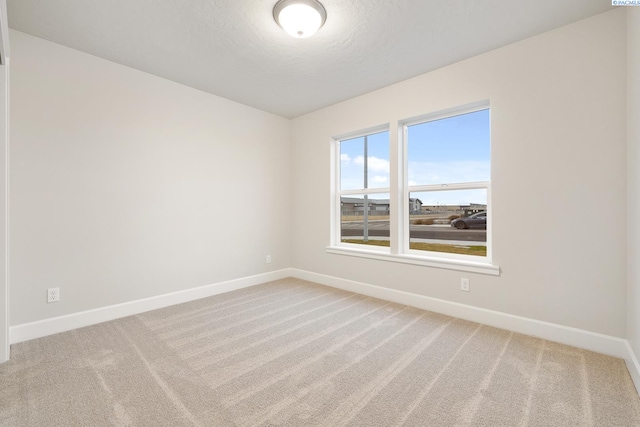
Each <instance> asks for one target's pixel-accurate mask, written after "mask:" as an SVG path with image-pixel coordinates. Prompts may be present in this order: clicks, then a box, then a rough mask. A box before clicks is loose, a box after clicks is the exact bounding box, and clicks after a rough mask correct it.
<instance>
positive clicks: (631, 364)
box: [624, 341, 640, 394]
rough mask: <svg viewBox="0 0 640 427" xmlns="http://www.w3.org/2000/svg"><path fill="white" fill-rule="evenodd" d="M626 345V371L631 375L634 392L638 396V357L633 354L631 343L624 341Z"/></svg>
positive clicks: (639, 384) (639, 378)
mask: <svg viewBox="0 0 640 427" xmlns="http://www.w3.org/2000/svg"><path fill="white" fill-rule="evenodd" d="M626 344H627V355H626V357H625V358H624V360H625V362H627V369H628V370H629V373H630V374H631V379H632V380H633V383H634V384H635V385H636V390H638V394H640V362H639V361H638V357H637V355H636V354H635V353H634V351H633V348H631V343H629V341H626Z"/></svg>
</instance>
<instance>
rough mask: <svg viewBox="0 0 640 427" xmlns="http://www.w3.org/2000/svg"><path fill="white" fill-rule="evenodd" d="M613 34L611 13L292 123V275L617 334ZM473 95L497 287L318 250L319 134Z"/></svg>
mask: <svg viewBox="0 0 640 427" xmlns="http://www.w3.org/2000/svg"><path fill="white" fill-rule="evenodd" d="M621 9H622V8H621ZM625 38H626V33H625V14H624V11H623V10H615V11H612V12H609V13H606V14H602V15H598V16H595V17H593V18H590V19H587V20H584V21H581V22H578V23H575V24H572V25H569V26H566V27H563V28H560V29H558V30H555V31H552V32H549V33H545V34H542V35H540V36H537V37H534V38H531V39H528V40H525V41H522V42H519V43H516V44H514V45H511V46H507V47H505V48H502V49H499V50H496V51H493V52H490V53H487V54H484V55H480V56H478V57H474V58H471V59H469V60H466V61H463V62H460V63H457V64H454V65H451V66H448V67H445V68H443V69H440V70H437V71H434V72H431V73H428V74H425V75H422V76H419V77H417V78H414V79H411V80H408V81H405V82H401V83H398V84H395V85H392V86H389V87H387V88H384V89H381V90H378V91H375V92H372V93H369V94H367V95H363V96H361V97H358V98H354V99H351V100H349V101H346V102H343V103H340V104H337V105H334V106H332V107H328V108H326V109H323V110H320V111H317V112H314V113H311V114H308V115H306V116H303V117H300V118H297V119H294V120H293V134H292V135H293V183H294V186H293V209H294V212H293V236H294V242H293V251H292V257H293V258H292V260H293V266H294V267H296V268H299V269H303V270H309V271H312V272H316V273H321V274H327V275H330V276H336V277H340V278H344V279H350V280H356V281H360V282H365V283H369V284H373V285H379V286H385V287H389V288H393V289H398V290H402V291H408V292H412V293H417V294H422V295H427V296H431V297H436V298H442V299H445V300H449V301H455V302H460V303H464V304H470V305H473V306H477V307H483V308H488V309H492V310H497V311H501V312H506V313H511V314H515V315H520V316H525V317H529V318H534V319H539V320H543V321H547V322H553V323H558V324H562V325H566V326H571V327H576V328H581V329H585V330H589V331H594V332H599V333H603V334H607V335H612V336H617V337H624V336H625V328H626V325H625V298H626V94H625V88H626V77H625V76H626V73H625V69H626V43H625V41H624V40H625ZM416 54H419V52H416ZM483 99H490V100H491V108H492V111H491V120H492V197H493V206H492V214H493V227H494V231H493V242H494V246H493V255H494V256H493V258H494V262H495V264H497V265H499V266H500V267H501V269H502V274H501V276H500V277H493V276H487V275H480V274H468V273H461V272H456V271H452V270H442V269H434V268H427V267H419V266H413V265H405V264H396V263H389V262H380V261H374V260H368V259H363V258H354V257H347V256H341V255H334V254H327V253H326V252H325V247H326V246H327V245H328V244H329V199H330V197H329V193H330V188H329V187H330V185H329V181H330V175H329V167H330V155H329V146H330V139H331V137H332V136H334V135H339V134H343V133H345V132H350V131H357V130H359V129H364V128H368V127H372V126H376V125H381V124H385V123H397V122H398V120H401V119H404V118H409V117H414V116H417V115H422V114H425V113H430V112H434V111H439V110H443V109H447V108H451V107H455V106H458V105H464V104H468V103H471V102H475V101H479V100H483ZM461 276H466V277H470V278H471V289H472V290H471V292H470V293H464V292H460V291H459V283H460V277H461Z"/></svg>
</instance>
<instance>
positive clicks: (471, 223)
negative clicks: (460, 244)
mask: <svg viewBox="0 0 640 427" xmlns="http://www.w3.org/2000/svg"><path fill="white" fill-rule="evenodd" d="M451 226H452V227H455V228H457V229H458V230H463V229H465V228H487V212H486V211H483V212H478V213H474V214H473V215H470V216H468V217H466V218H458V219H454V220H453V221H451Z"/></svg>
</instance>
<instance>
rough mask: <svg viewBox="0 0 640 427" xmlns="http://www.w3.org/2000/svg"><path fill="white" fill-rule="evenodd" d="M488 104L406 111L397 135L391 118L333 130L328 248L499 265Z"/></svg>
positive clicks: (466, 266)
mask: <svg viewBox="0 0 640 427" xmlns="http://www.w3.org/2000/svg"><path fill="white" fill-rule="evenodd" d="M489 112H490V111H489V104H488V102H483V103H478V104H474V105H470V106H466V107H463V108H456V109H453V110H448V111H443V112H439V113H435V114H430V115H425V116H422V117H418V118H413V119H408V120H405V121H401V122H399V123H398V128H397V129H398V131H399V132H398V138H397V139H394V138H390V130H393V131H395V129H390V127H389V126H385V127H384V128H377V129H374V130H370V131H365V132H361V133H359V134H352V135H347V136H345V137H341V138H335V139H334V145H333V148H334V154H335V155H334V161H333V166H334V167H335V179H334V181H333V182H334V183H333V184H332V186H333V189H334V190H333V193H332V194H333V196H332V212H333V217H332V238H331V246H330V247H329V248H328V251H329V252H331V253H339V254H346V255H356V256H365V257H372V258H379V259H384V260H389V261H399V262H408V263H412V264H420V265H430V266H438V267H445V268H454V269H461V270H467V271H476V272H482V273H488V274H499V268H498V267H496V266H493V265H492V264H491V203H490V200H491V147H490V145H491V144H490V114H489ZM394 133H395V132H394ZM390 152H396V153H398V155H397V156H393V157H390V155H389V153H390ZM390 159H393V164H391V162H390Z"/></svg>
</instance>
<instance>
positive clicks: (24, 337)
mask: <svg viewBox="0 0 640 427" xmlns="http://www.w3.org/2000/svg"><path fill="white" fill-rule="evenodd" d="M286 277H291V271H290V269H288V268H285V269H282V270H277V271H272V272H269V273H263V274H257V275H255V276H248V277H242V278H240V279H235V280H229V281H226V282H220V283H214V284H212V285H206V286H200V287H197V288H193V289H186V290H183V291H178V292H172V293H169V294H164V295H158V296H154V297H150V298H144V299H141V300H137V301H131V302H125V303H122V304H115V305H110V306H107V307H100V308H96V309H93V310H87V311H81V312H78V313H73V314H68V315H65V316H59V317H53V318H50V319H44V320H39V321H36V322H31V323H24V324H22V325H16V326H11V327H10V328H9V340H10V342H11V344H15V343H19V342H23V341H28V340H32V339H35V338H40V337H44V336H47V335H53V334H57V333H60V332H65V331H70V330H72V329H77V328H82V327H84V326H90V325H95V324H96V323H101V322H106V321H109V320H114V319H119V318H121V317H126V316H132V315H134V314H139V313H143V312H145V311H150V310H155V309H158V308H164V307H168V306H171V305H175V304H180V303H183V302H188V301H193V300H197V299H200V298H205V297H209V296H212V295H217V294H222V293H225V292H230V291H235V290H237V289H242V288H248V287H250V286H254V285H259V284H261V283H266V282H271V281H273V280H279V279H284V278H286Z"/></svg>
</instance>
